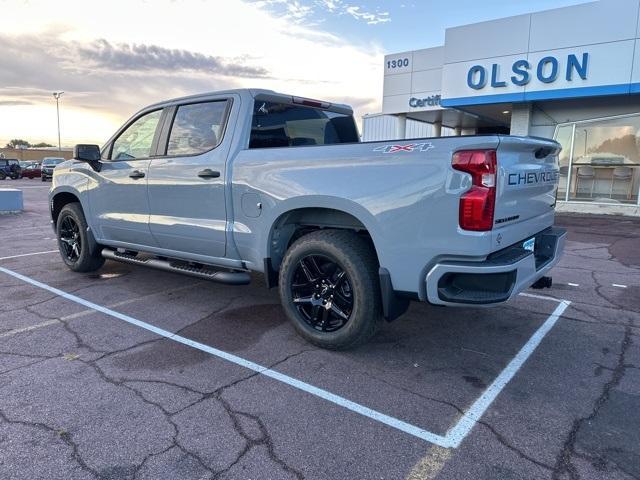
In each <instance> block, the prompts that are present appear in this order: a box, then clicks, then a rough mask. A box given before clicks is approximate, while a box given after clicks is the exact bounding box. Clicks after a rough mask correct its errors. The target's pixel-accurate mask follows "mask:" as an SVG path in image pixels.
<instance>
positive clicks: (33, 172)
mask: <svg viewBox="0 0 640 480" xmlns="http://www.w3.org/2000/svg"><path fill="white" fill-rule="evenodd" d="M41 175H42V170H41V168H40V164H39V163H37V162H30V163H28V165H27V166H25V167H23V168H22V178H38V177H40V176H41Z"/></svg>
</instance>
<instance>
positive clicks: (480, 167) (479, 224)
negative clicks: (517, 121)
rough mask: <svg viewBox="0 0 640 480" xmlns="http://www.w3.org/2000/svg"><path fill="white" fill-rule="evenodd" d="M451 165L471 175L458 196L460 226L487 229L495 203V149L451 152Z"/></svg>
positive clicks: (490, 224) (467, 228)
mask: <svg viewBox="0 0 640 480" xmlns="http://www.w3.org/2000/svg"><path fill="white" fill-rule="evenodd" d="M451 165H452V167H453V168H455V169H456V170H460V171H461V172H465V173H468V174H470V175H471V182H472V187H471V188H470V189H469V190H468V191H466V192H465V193H463V194H462V196H461V197H460V213H459V216H460V220H459V221H460V228H462V229H463V230H474V231H477V232H483V231H487V230H491V229H492V228H493V211H494V209H495V205H496V169H497V167H496V151H495V150H462V151H460V152H456V153H454V154H453V160H452V162H451Z"/></svg>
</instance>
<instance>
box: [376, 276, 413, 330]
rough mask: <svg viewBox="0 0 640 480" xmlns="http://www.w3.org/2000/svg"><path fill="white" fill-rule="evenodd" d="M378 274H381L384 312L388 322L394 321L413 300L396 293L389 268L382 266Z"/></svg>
mask: <svg viewBox="0 0 640 480" xmlns="http://www.w3.org/2000/svg"><path fill="white" fill-rule="evenodd" d="M378 275H379V276H380V291H381V294H382V313H383V316H384V318H385V319H386V320H387V321H388V322H392V321H393V320H395V319H396V318H398V317H400V316H401V315H403V314H404V313H405V312H406V311H407V309H408V308H409V304H410V303H411V301H410V300H409V299H408V298H405V297H400V296H398V295H397V294H396V292H395V290H394V289H393V285H392V284H391V275H390V274H389V270H387V269H386V268H383V267H380V270H379V271H378Z"/></svg>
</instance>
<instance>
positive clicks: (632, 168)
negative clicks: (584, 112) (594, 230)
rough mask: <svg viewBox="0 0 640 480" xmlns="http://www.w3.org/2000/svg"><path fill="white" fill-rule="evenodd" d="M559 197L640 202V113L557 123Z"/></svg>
mask: <svg viewBox="0 0 640 480" xmlns="http://www.w3.org/2000/svg"><path fill="white" fill-rule="evenodd" d="M554 138H555V139H556V140H557V141H558V142H560V144H561V145H562V152H561V153H560V186H559V188H558V200H567V201H579V202H597V203H621V204H625V203H626V204H639V201H638V190H639V189H640V114H637V115H626V116H621V117H615V118H603V119H594V120H588V121H582V122H575V123H566V124H561V125H558V127H557V128H556V132H555V137H554Z"/></svg>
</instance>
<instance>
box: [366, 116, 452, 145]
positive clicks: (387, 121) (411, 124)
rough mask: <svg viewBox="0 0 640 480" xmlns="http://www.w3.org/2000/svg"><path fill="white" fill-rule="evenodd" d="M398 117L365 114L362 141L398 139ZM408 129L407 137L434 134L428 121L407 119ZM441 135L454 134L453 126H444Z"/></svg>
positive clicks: (421, 136)
mask: <svg viewBox="0 0 640 480" xmlns="http://www.w3.org/2000/svg"><path fill="white" fill-rule="evenodd" d="M397 124H398V117H396V116H395V115H380V114H378V115H365V116H364V117H362V141H363V142H375V141H381V140H398V138H397V135H396V132H397V130H396V129H397ZM406 128H407V131H406V135H405V138H406V139H410V138H427V137H432V136H433V125H431V124H430V123H426V122H418V121H416V120H412V119H410V118H408V119H407V127H406ZM441 135H442V136H443V137H448V136H452V135H454V130H453V128H447V127H442V132H441Z"/></svg>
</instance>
